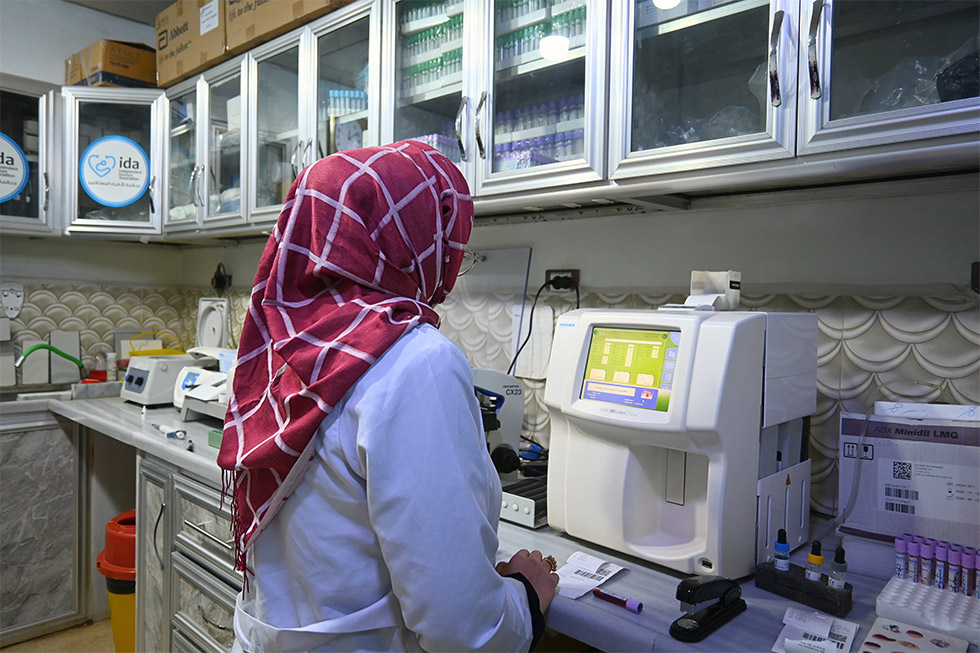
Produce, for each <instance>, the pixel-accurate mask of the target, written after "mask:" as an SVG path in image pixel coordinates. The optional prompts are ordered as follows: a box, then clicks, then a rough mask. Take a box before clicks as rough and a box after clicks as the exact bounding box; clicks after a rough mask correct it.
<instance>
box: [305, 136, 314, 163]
mask: <svg viewBox="0 0 980 653" xmlns="http://www.w3.org/2000/svg"><path fill="white" fill-rule="evenodd" d="M306 151H307V152H309V154H308V155H307V156H309V157H310V160H309V161H307V162H306V163H304V164H303V167H304V168H305V167H306V166H308V165H310V164H311V163H314V162H315V161H316V159H315V158H314V154H313V153H314V152H315V150H314V149H313V139H312V138H311V139H309V140H308V141H306Z"/></svg>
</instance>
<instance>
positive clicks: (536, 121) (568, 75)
mask: <svg viewBox="0 0 980 653" xmlns="http://www.w3.org/2000/svg"><path fill="white" fill-rule="evenodd" d="M476 4H477V5H480V6H481V7H485V8H484V11H487V9H486V8H489V10H490V11H491V12H492V13H491V14H489V15H483V16H478V17H477V18H478V20H475V21H474V24H475V26H476V27H477V29H480V28H481V27H482V33H481V34H480V35H479V36H480V38H478V39H477V42H480V43H485V47H484V53H483V54H482V56H478V57H477V58H476V59H475V63H476V66H477V70H479V71H480V74H478V75H476V76H475V77H474V79H473V80H472V81H473V84H474V87H473V90H472V91H471V94H472V96H473V97H476V98H478V101H477V106H476V108H475V112H476V124H475V126H474V132H475V136H476V138H477V155H478V157H479V158H476V157H474V158H475V162H476V163H475V165H476V181H477V184H476V191H477V193H478V194H480V195H488V194H494V193H497V192H512V191H529V190H534V189H540V188H542V187H546V186H550V185H562V184H572V183H585V182H594V181H599V180H601V179H602V178H603V175H604V174H605V170H604V167H605V137H606V125H605V122H606V120H605V116H606V54H605V50H606V40H607V25H608V11H607V6H608V3H606V2H594V1H592V0H495V2H493V3H476ZM482 62H486V63H487V64H489V65H484V64H483V63H482ZM481 66H482V69H481V68H480V67H481ZM484 80H489V83H487V82H485V81H484ZM481 124H482V125H487V126H488V128H487V129H481V128H480V125H481ZM484 145H485V147H484Z"/></svg>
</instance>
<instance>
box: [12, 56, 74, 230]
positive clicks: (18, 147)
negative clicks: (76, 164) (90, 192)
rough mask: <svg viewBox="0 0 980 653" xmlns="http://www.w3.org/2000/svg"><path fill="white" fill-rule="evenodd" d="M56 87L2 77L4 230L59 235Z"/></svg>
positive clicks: (57, 97) (58, 132) (13, 77)
mask: <svg viewBox="0 0 980 653" xmlns="http://www.w3.org/2000/svg"><path fill="white" fill-rule="evenodd" d="M58 100H59V96H58V95H56V94H55V92H54V87H52V86H50V85H47V84H43V83H41V82H35V81H33V80H28V79H23V78H20V77H15V76H13V75H0V226H2V227H3V231H4V233H21V234H31V235H43V234H57V233H59V232H60V229H61V225H60V223H59V221H58V220H56V216H57V215H58V212H57V210H56V207H55V205H56V202H57V200H58V199H59V198H58V196H57V194H56V193H55V194H52V192H51V189H52V188H53V187H57V184H58V181H59V180H60V178H61V176H60V171H59V170H58V169H57V166H55V165H54V161H56V160H57V157H58V152H60V150H59V148H58V141H57V134H60V129H58V128H57V124H58V123H57V117H56V110H57V108H56V105H57V102H58Z"/></svg>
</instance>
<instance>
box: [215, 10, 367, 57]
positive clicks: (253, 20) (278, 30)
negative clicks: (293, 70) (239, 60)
mask: <svg viewBox="0 0 980 653" xmlns="http://www.w3.org/2000/svg"><path fill="white" fill-rule="evenodd" d="M351 2H353V0H224V3H225V41H226V43H227V45H228V51H229V52H231V53H232V54H240V53H242V52H245V51H246V50H249V49H251V48H253V47H255V46H256V45H259V44H260V43H263V42H265V41H268V40H270V39H272V38H275V37H276V36H279V35H280V34H285V33H286V32H288V31H289V30H291V29H294V28H296V27H299V26H300V25H305V24H306V23H308V22H310V21H311V20H313V19H314V18H318V17H320V16H323V15H324V14H328V13H330V12H331V11H334V10H335V9H339V8H340V7H343V6H344V5H346V4H350V3H351Z"/></svg>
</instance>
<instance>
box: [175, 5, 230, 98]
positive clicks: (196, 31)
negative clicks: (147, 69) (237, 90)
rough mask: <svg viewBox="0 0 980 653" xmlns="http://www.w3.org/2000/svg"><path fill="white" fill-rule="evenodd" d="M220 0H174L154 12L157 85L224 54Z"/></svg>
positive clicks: (210, 63) (218, 59) (191, 72)
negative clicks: (174, 1) (163, 8)
mask: <svg viewBox="0 0 980 653" xmlns="http://www.w3.org/2000/svg"><path fill="white" fill-rule="evenodd" d="M222 2H223V0H177V2H176V3H174V4H172V5H170V6H169V7H167V8H166V9H165V10H163V11H162V12H160V13H159V14H157V86H159V87H161V88H163V87H166V86H170V85H172V84H174V83H176V82H179V81H181V80H182V79H187V78H188V77H190V76H191V75H194V74H196V73H199V72H201V71H202V70H205V69H206V68H210V67H211V66H214V65H215V64H217V63H219V62H221V61H223V60H225V59H227V58H228V55H226V53H225V51H226V48H225V24H224V22H225V16H224V7H223V4H222Z"/></svg>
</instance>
